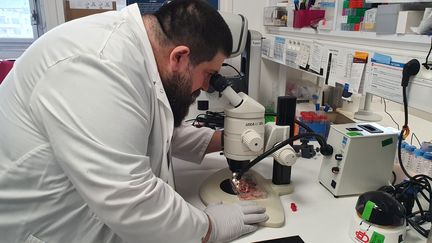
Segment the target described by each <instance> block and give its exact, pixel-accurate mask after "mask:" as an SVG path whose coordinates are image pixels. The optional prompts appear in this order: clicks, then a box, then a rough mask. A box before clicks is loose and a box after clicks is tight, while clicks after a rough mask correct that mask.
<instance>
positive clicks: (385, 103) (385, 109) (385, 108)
mask: <svg viewBox="0 0 432 243" xmlns="http://www.w3.org/2000/svg"><path fill="white" fill-rule="evenodd" d="M382 99H383V101H384V112H385V113H386V114H387V115H388V116H389V117H390V118H391V119H392V121H393V122H394V123H395V124H396V126H397V129H398V130H399V123H397V122H396V121H395V119H394V118H393V116H392V115H391V114H390V113H389V112H388V111H387V102H386V99H384V98H382Z"/></svg>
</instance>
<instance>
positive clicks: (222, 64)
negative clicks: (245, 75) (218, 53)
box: [222, 63, 242, 76]
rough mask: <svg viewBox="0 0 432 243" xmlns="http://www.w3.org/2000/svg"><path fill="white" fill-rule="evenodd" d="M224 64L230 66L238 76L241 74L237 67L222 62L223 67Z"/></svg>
mask: <svg viewBox="0 0 432 243" xmlns="http://www.w3.org/2000/svg"><path fill="white" fill-rule="evenodd" d="M225 66H228V67H231V68H232V69H234V70H235V71H236V72H237V73H238V75H239V76H242V75H241V73H240V71H239V70H238V69H237V68H235V67H234V66H233V65H231V64H229V63H222V67H225Z"/></svg>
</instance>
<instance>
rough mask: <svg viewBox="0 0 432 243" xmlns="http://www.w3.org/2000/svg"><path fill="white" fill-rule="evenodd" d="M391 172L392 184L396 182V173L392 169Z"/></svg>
mask: <svg viewBox="0 0 432 243" xmlns="http://www.w3.org/2000/svg"><path fill="white" fill-rule="evenodd" d="M392 174H393V181H392V183H391V184H392V185H394V184H395V183H396V173H395V172H394V171H392Z"/></svg>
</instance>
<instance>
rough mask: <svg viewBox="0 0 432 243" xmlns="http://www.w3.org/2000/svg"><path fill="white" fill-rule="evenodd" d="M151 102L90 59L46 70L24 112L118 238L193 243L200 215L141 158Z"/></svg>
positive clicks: (201, 226)
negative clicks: (27, 108) (30, 116)
mask: <svg viewBox="0 0 432 243" xmlns="http://www.w3.org/2000/svg"><path fill="white" fill-rule="evenodd" d="M150 100H151V99H150V98H149V97H147V98H146V97H145V95H142V94H139V92H137V90H136V89H135V88H134V86H133V85H132V84H131V83H130V81H129V79H128V78H127V76H126V75H125V74H124V73H123V72H122V71H121V70H119V69H118V68H117V67H116V66H114V65H113V64H112V63H110V62H107V61H103V60H100V59H99V58H97V57H93V56H90V55H89V56H77V57H73V58H70V59H67V60H64V61H62V62H60V63H58V64H56V65H55V66H53V67H51V68H50V69H49V70H48V71H47V73H46V74H45V76H44V77H43V78H42V80H41V81H39V83H38V85H37V87H36V89H35V91H34V92H33V94H32V97H31V99H30V110H31V114H32V117H33V119H34V120H35V121H36V124H37V125H38V127H39V129H40V130H41V131H42V132H43V133H45V134H46V138H47V140H48V141H47V142H49V144H50V145H51V148H52V150H53V153H54V155H55V157H56V159H57V160H58V162H59V164H60V166H61V167H62V169H63V170H64V173H65V174H66V175H67V176H68V178H69V179H70V181H71V182H72V184H73V185H74V187H75V188H76V190H77V191H78V193H79V194H80V195H81V196H82V198H83V200H85V202H86V203H87V205H88V206H89V208H90V209H91V211H92V212H94V213H95V214H96V215H97V216H98V217H99V218H100V219H101V221H103V222H104V223H105V224H106V225H107V226H109V227H110V228H111V229H112V230H113V231H114V232H115V233H116V234H118V235H119V236H120V237H121V238H122V239H124V240H125V241H127V242H128V243H138V242H140V243H142V242H200V239H201V237H202V236H204V235H205V234H206V232H207V227H208V219H207V216H206V215H205V213H204V212H202V211H201V210H199V209H197V208H195V207H193V206H192V205H190V204H188V203H187V202H186V201H185V200H184V199H183V198H182V197H181V196H180V195H178V194H177V193H176V192H175V191H174V190H173V189H172V188H171V187H170V186H169V185H168V184H166V183H164V182H163V181H162V180H161V179H159V178H158V177H156V176H155V175H154V174H153V172H152V170H151V166H150V158H149V157H148V156H146V154H147V143H148V141H147V138H148V137H149V131H150V128H151V119H152V118H151V117H150V109H151V108H150V107H151V106H150ZM146 105H147V106H148V107H147V108H148V109H147V108H146ZM65 230H67V229H65Z"/></svg>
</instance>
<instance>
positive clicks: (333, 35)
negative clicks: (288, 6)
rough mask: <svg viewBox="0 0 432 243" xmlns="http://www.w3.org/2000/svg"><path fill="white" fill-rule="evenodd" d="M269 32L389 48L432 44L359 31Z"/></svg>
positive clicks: (423, 38) (421, 38)
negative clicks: (366, 43) (364, 42)
mask: <svg viewBox="0 0 432 243" xmlns="http://www.w3.org/2000/svg"><path fill="white" fill-rule="evenodd" d="M267 31H268V33H269V34H276V35H286V36H291V35H293V34H294V35H298V36H304V37H312V36H313V38H314V39H316V38H319V39H321V40H328V41H342V42H350V43H356V42H361V41H367V42H368V43H370V42H371V41H373V42H375V44H376V45H380V44H381V45H382V46H386V47H387V46H388V45H389V42H391V43H393V44H399V45H400V44H403V45H406V44H414V45H419V46H421V47H423V48H421V49H422V50H424V46H429V45H430V42H431V37H430V36H427V35H414V34H407V35H396V34H393V35H377V34H376V33H375V32H359V31H341V30H333V31H325V30H323V31H320V30H318V31H315V30H314V29H312V28H302V29H295V28H292V27H273V26H271V27H267ZM405 48H406V46H405Z"/></svg>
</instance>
